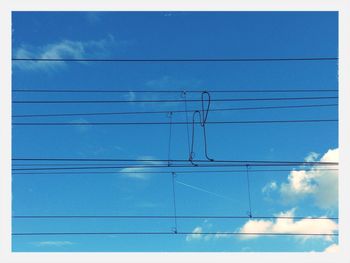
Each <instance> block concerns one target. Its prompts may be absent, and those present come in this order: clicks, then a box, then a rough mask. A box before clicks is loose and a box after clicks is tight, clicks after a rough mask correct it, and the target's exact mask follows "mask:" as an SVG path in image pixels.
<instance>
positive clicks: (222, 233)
mask: <svg viewBox="0 0 350 263" xmlns="http://www.w3.org/2000/svg"><path fill="white" fill-rule="evenodd" d="M58 235H59V236H63V235H64V236H67V235H256V236H338V233H289V232H288V233H280V232H270V233H269V232H260V233H259V232H250V233H247V232H201V233H196V232H176V233H174V232H27V233H21V232H19V233H12V236H58Z"/></svg>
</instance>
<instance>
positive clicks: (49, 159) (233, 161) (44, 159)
mask: <svg viewBox="0 0 350 263" xmlns="http://www.w3.org/2000/svg"><path fill="white" fill-rule="evenodd" d="M12 161H83V162H85V161H94V162H96V161H101V162H165V163H167V162H169V161H171V162H188V160H186V159H117V158H12ZM196 162H200V163H249V164H254V163H272V164H276V163H277V164H293V165H338V162H317V161H314V162H313V161H309V162H306V161H305V162H302V161H281V160H214V161H209V160H205V159H204V160H196Z"/></svg>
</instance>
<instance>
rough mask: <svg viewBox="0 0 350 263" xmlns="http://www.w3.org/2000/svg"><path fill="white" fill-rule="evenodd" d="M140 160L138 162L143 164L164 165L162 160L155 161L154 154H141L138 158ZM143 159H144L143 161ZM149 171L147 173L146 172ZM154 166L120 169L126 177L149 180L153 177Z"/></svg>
mask: <svg viewBox="0 0 350 263" xmlns="http://www.w3.org/2000/svg"><path fill="white" fill-rule="evenodd" d="M138 159H139V160H140V162H139V163H138V164H140V165H142V164H145V165H150V166H151V165H162V164H163V163H162V162H159V161H153V160H154V159H155V158H154V157H153V156H141V157H139V158H138ZM142 160H143V161H142ZM146 171H147V173H145V172H146ZM151 171H152V168H144V167H137V166H135V167H127V168H123V169H121V170H120V172H121V174H122V176H123V177H125V178H132V179H139V180H148V179H150V178H151V176H152V174H151V173H148V172H151Z"/></svg>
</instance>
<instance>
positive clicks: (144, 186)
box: [12, 12, 338, 252]
mask: <svg viewBox="0 0 350 263" xmlns="http://www.w3.org/2000/svg"><path fill="white" fill-rule="evenodd" d="M12 19H13V20H12V21H13V56H14V57H24V58H25V57H44V58H45V57H46V58H53V57H56V58H57V57H58V58H81V57H85V58H96V57H97V58H111V57H120V58H130V59H133V58H134V59H137V58H213V57H214V58H217V57H223V58H227V57H237V58H257V57H258V58H279V57H337V56H338V33H337V32H338V15H337V13H335V12H223V13H206V12H204V13H201V12H148V13H145V12H119V13H118V12H117V13H115V12H107V13H85V12H78V13H75V12H69V13H65V12H62V13H59V12H30V13H29V12H27V13H24V12H15V13H13V18H12ZM337 75H338V68H337V62H336V61H288V62H253V63H252V62H249V63H248V62H239V63H233V62H221V63H219V62H214V63H213V62H203V63H86V62H84V63H82V62H76V63H66V62H56V63H52V62H51V63H50V62H38V63H34V62H14V63H13V78H12V83H13V89H76V90H85V89H95V90H96V89H104V90H108V89H120V90H129V91H132V90H144V89H150V90H162V89H163V90H164V89H169V90H171V89H173V90H213V91H215V90H230V89H231V90H232V89H254V90H262V89H272V90H273V89H337V88H338V78H337ZM336 95H337V93H334V92H327V93H321V94H318V93H317V94H308V93H307V94H303V93H296V94H284V93H273V94H270V93H266V94H264V93H261V92H260V93H254V94H244V93H242V94H239V93H238V94H235V93H234V94H220V93H212V94H211V98H212V99H220V98H227V97H230V98H250V97H257V98H260V97H261V98H262V97H287V96H290V97H293V96H297V97H302V96H336ZM187 97H188V98H189V99H200V94H188V96H187ZM170 98H172V99H181V98H182V97H181V93H179V94H178V93H174V94H163V95H162V94H158V93H157V94H140V93H133V92H126V93H123V94H110V93H101V94H96V93H92V94H91V93H88V94H83V93H78V94H72V93H69V94H65V93H64V94H53V93H49V94H30V93H13V99H14V100H40V99H42V100H60V99H66V100H69V99H71V100H91V99H94V100H95V99H96V100H97V99H98V100H108V99H116V100H118V99H122V100H135V99H139V100H142V99H170ZM336 102H337V101H336V100H334V99H333V100H322V101H305V102H303V101H294V102H293V101H290V102H288V101H281V102H269V101H267V102H261V101H260V102H247V101H245V102H229V103H227V102H225V103H224V102H212V105H211V107H212V108H225V107H256V106H271V105H273V106H286V105H302V104H326V103H336ZM188 107H189V108H190V109H199V108H200V103H196V102H194V103H189V104H188ZM148 110H151V111H154V110H164V111H171V110H184V104H183V103H174V104H172V103H161V104H159V103H148V104H147V103H143V104H142V103H141V104H137V103H123V104H77V105H69V104H52V105H51V104H44V105H30V104H14V105H13V115H16V114H17V115H19V114H47V113H79V112H113V111H148ZM191 117H192V116H191ZM337 117H338V111H337V107H322V108H300V109H279V110H261V111H257V110H249V111H226V112H210V113H209V115H208V121H224V120H258V119H259V120H273V119H335V118H337ZM173 120H174V121H185V120H186V119H185V115H184V114H183V113H181V114H180V113H178V114H174V115H173ZM14 121H16V122H19V121H38V122H39V121H42V122H45V121H48V122H50V121H51V122H84V123H89V122H104V121H106V122H118V121H120V122H123V121H124V122H125V121H163V122H167V121H169V118H168V117H167V115H166V114H157V115H135V116H132V115H125V116H123V115H121V116H118V115H112V116H88V117H87V116H75V117H69V118H68V117H50V118H36V119H26V120H23V119H20V118H14ZM197 131H199V129H197ZM168 136H169V126H167V125H163V126H160V125H159V126H83V127H80V126H78V127H77V126H47V127H42V126H14V127H13V148H12V153H13V157H14V158H30V157H34V158H45V157H46V158H64V157H68V158H117V159H123V158H131V159H151V160H152V159H166V158H167V154H168ZM207 136H208V150H209V155H210V157H213V158H214V159H216V160H225V159H226V160H227V159H228V160H230V159H231V160H292V161H303V160H304V159H305V158H307V159H308V160H311V161H312V160H314V161H319V160H321V161H338V159H337V158H338V126H337V123H336V122H334V123H332V122H331V123H304V124H298V123H294V124H293V123H291V124H265V125H262V124H254V125H253V124H251V125H207ZM201 140H202V138H201V136H200V133H199V132H198V133H196V148H195V152H196V158H198V159H204V158H205V157H204V155H203V154H202V153H203V141H201ZM187 147H188V145H187V131H186V126H183V125H177V126H173V129H172V145H171V158H173V159H187V158H188V148H187ZM17 168H18V167H17ZM293 168H295V169H301V170H302V171H301V172H289V171H283V172H254V171H251V173H250V178H251V200H252V213H253V215H256V216H272V215H289V216H330V217H336V216H337V214H338V208H337V193H338V192H337V191H338V189H337V183H338V181H337V173H336V172H334V171H328V172H326V171H323V172H317V171H316V170H311V171H303V167H297V166H296V167H291V168H290V169H291V170H292V169H293ZM165 170H166V171H169V169H165ZM183 170H185V169H183ZM187 170H188V169H187ZM252 170H254V169H252ZM92 171H93V172H96V173H85V174H84V173H83V174H73V173H72V174H69V173H68V174H49V175H48V174H41V175H40V174H27V175H18V174H14V175H13V215H79V214H81V215H172V214H173V203H172V202H173V199H172V177H171V173H164V174H158V173H157V174H156V173H155V174H143V173H137V174H136V173H135V174H131V173H122V172H125V171H126V170H122V169H112V170H111V169H109V170H108V171H112V172H113V171H115V172H116V173H115V174H101V173H100V174H99V173H98V171H101V170H92ZM142 171H143V170H142V169H141V168H140V169H139V170H138V172H142ZM153 171H154V170H153ZM117 172H118V173H117ZM128 172H130V170H129V171H128ZM245 176H246V173H245V172H239V173H222V172H221V173H220V172H218V173H191V174H185V173H181V174H180V173H179V174H177V177H176V179H177V180H178V182H177V183H176V184H175V186H176V202H177V213H178V215H246V214H247V211H248V209H249V208H248V196H247V188H246V187H247V186H246V177H245ZM196 187H197V189H194V188H196ZM198 188H200V189H202V190H199V189H198ZM205 191H207V192H205ZM209 192H210V193H209ZM173 227H174V221H173V219H161V220H154V219H153V220H150V219H147V220H146V219H132V220H131V219H127V220H126V219H123V220H122V219H14V220H13V232H17V233H18V232H113V231H115V232H118V231H119V232H123V231H125V232H128V231H145V232H148V231H171V229H172V228H173ZM311 228H315V229H314V230H315V232H336V229H337V221H334V220H321V221H319V222H316V223H315V222H310V220H306V219H300V220H294V221H293V220H285V221H283V222H282V221H278V220H277V221H276V220H269V219H265V220H258V219H251V220H248V219H230V220H228V219H225V220H224V219H220V220H218V219H191V220H188V219H186V220H185V219H178V230H181V231H183V232H193V231H194V232H197V233H198V232H199V233H200V232H216V231H219V232H232V231H241V232H245V231H246V232H253V231H254V230H257V231H259V230H260V231H266V232H271V231H272V232H273V231H274V232H279V231H282V232H283V231H287V232H288V231H296V232H298V231H299V232H303V231H305V229H311ZM281 229H282V230H281ZM336 243H337V239H336V238H333V239H327V238H324V237H318V238H316V237H313V238H306V239H302V238H297V237H293V236H278V237H276V236H275V237H266V236H262V237H254V236H253V237H251V238H248V239H247V238H244V237H240V236H230V237H228V236H226V235H218V236H208V235H205V234H203V235H194V236H192V235H164V236H132V235H130V236H128V235H123V236H118V235H105V236H27V237H23V236H15V237H13V250H14V251H198V252H200V251H235V252H236V251H237V252H242V251H243V252H245V251H288V252H289V251H324V250H325V249H326V248H328V247H330V246H331V248H336Z"/></svg>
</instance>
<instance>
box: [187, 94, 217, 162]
mask: <svg viewBox="0 0 350 263" xmlns="http://www.w3.org/2000/svg"><path fill="white" fill-rule="evenodd" d="M205 95H206V96H207V97H208V99H207V100H206V101H207V102H208V105H207V107H206V108H205V107H204V101H205V100H204V96H205ZM210 101H211V99H210V94H209V92H207V91H203V92H202V94H201V104H202V110H201V112H200V111H199V110H196V111H194V112H193V115H192V145H191V151H190V154H189V161H190V162H191V163H192V164H193V165H195V166H198V165H197V164H195V163H194V162H193V159H194V151H193V147H194V135H195V133H194V125H195V118H196V115H197V114H198V115H199V124H200V126H201V127H202V129H203V137H204V149H205V157H206V158H207V159H208V160H209V161H214V159H212V158H210V157H209V156H208V149H207V134H206V129H205V125H206V122H207V118H208V114H209V110H210Z"/></svg>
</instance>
